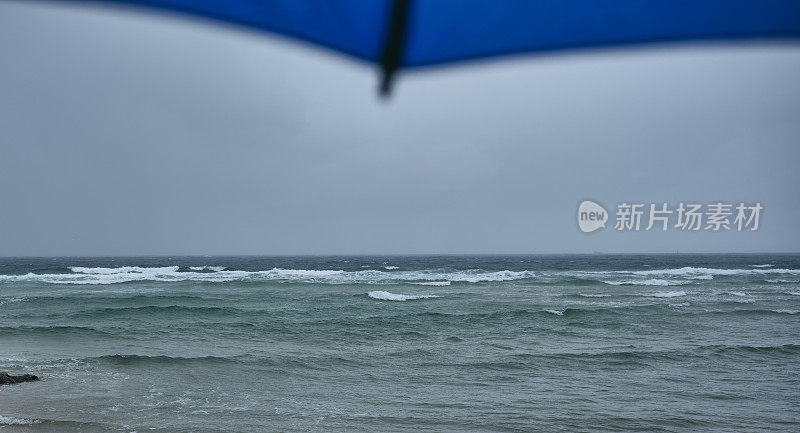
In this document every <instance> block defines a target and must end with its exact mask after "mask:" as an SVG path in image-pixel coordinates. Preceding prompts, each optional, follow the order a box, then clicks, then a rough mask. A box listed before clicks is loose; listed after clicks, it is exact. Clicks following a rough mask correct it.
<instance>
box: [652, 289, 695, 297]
mask: <svg viewBox="0 0 800 433" xmlns="http://www.w3.org/2000/svg"><path fill="white" fill-rule="evenodd" d="M650 296H652V297H654V298H677V297H679V296H686V292H684V291H683V290H680V291H674V292H656V293H653V294H652V295H650Z"/></svg>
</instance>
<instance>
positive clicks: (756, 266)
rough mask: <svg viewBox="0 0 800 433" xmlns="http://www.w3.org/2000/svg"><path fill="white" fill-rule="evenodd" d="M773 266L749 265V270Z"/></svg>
mask: <svg viewBox="0 0 800 433" xmlns="http://www.w3.org/2000/svg"><path fill="white" fill-rule="evenodd" d="M773 266H774V265H750V267H751V268H771V267H773Z"/></svg>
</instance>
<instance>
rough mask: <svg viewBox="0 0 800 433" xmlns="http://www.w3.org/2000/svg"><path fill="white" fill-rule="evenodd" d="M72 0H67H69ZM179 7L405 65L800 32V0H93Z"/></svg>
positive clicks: (386, 78) (386, 77)
mask: <svg viewBox="0 0 800 433" xmlns="http://www.w3.org/2000/svg"><path fill="white" fill-rule="evenodd" d="M65 1H68V0H65ZM96 1H98V2H115V3H128V4H136V5H142V6H149V7H155V8H161V9H168V10H173V11H179V12H183V13H187V14H190V15H197V16H203V17H207V18H212V19H215V20H220V21H225V22H230V23H235V24H239V25H245V26H248V27H254V28H257V29H263V30H268V31H271V32H275V33H279V34H283V35H287V36H290V37H294V38H299V39H302V40H305V41H308V42H311V43H314V44H317V45H322V46H325V47H328V48H330V49H333V50H335V51H338V52H341V53H345V54H348V55H350V56H353V57H356V58H358V59H362V60H365V61H368V62H372V63H376V64H379V65H380V67H381V70H382V75H383V79H382V82H381V91H382V93H383V94H387V93H388V92H389V90H390V87H391V81H392V77H393V75H394V73H395V71H397V70H398V69H400V68H408V67H420V66H428V65H437V64H443V63H449V62H457V61H463V60H470V59H477V58H485V57H491V56H498V55H507V54H516V53H525V52H537V51H547V50H559V49H568V48H581V47H594V46H610V45H620V44H632V43H642V42H661V41H676V40H690V39H725V38H728V39H730V38H780V37H783V38H796V37H800V1H798V0H369V1H364V0H96Z"/></svg>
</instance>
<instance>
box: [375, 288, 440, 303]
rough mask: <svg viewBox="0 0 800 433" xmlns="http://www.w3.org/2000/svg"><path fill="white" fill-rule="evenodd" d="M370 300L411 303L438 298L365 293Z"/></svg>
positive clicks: (377, 291)
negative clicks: (416, 300) (412, 301)
mask: <svg viewBox="0 0 800 433" xmlns="http://www.w3.org/2000/svg"><path fill="white" fill-rule="evenodd" d="M367 295H368V296H369V297H370V298H373V299H378V300H381V301H411V300H414V299H426V298H438V296H436V295H403V294H399V293H391V292H386V291H383V290H374V291H372V292H369V293H367Z"/></svg>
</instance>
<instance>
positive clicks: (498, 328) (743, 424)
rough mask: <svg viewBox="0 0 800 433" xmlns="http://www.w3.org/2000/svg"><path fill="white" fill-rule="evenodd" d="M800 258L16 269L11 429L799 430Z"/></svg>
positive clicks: (35, 264)
mask: <svg viewBox="0 0 800 433" xmlns="http://www.w3.org/2000/svg"><path fill="white" fill-rule="evenodd" d="M798 312H800V255H796V254H795V255H775V254H772V255H754V254H727V255H690V254H664V255H605V254H591V255H533V256H531V255H511V256H502V255H491V256H324V257H323V256H299V257H108V258H97V257H95V258H74V257H70V258H2V259H0V371H7V372H9V373H12V374H22V373H30V374H35V375H37V376H39V378H40V380H39V381H38V382H28V383H22V384H16V385H3V386H0V431H2V432H6V431H7V432H73V431H74V432H118V431H119V432H528V431H542V432H610V431H647V432H698V431H709V432H768V431H786V432H790V431H800V314H798Z"/></svg>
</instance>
